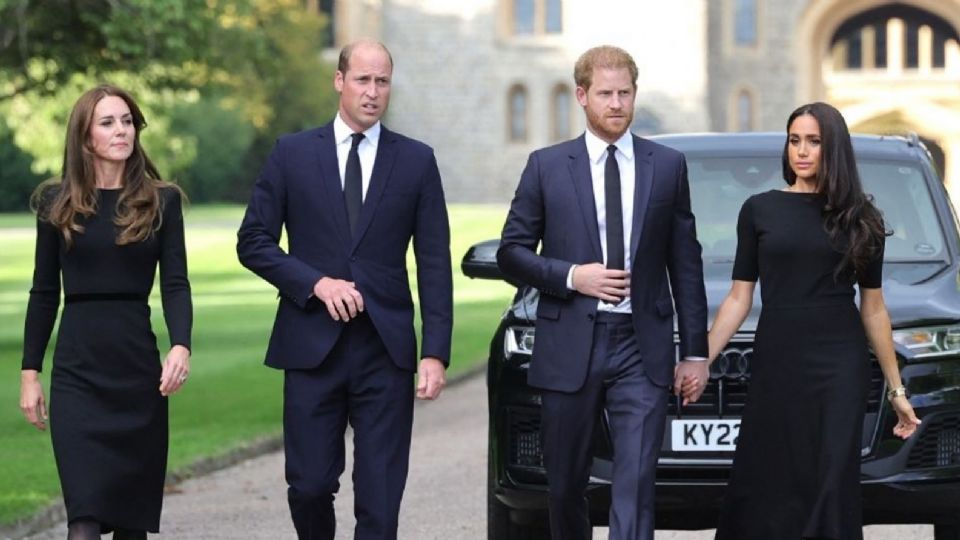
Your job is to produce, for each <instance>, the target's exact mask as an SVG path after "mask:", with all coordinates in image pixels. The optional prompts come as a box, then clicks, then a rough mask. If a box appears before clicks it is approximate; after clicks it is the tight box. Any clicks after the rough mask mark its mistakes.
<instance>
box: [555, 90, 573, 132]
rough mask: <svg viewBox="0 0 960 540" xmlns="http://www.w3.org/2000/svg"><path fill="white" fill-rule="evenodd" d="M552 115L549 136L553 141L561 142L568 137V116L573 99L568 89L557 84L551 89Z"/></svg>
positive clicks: (569, 126)
mask: <svg viewBox="0 0 960 540" xmlns="http://www.w3.org/2000/svg"><path fill="white" fill-rule="evenodd" d="M552 102H553V114H552V115H551V118H552V128H551V130H550V135H551V137H552V138H553V140H554V141H562V140H565V139H568V138H569V137H570V132H571V129H572V128H571V125H570V114H571V109H572V108H573V98H572V97H571V93H570V87H568V86H567V85H565V84H558V85H557V86H555V87H554V88H553V100H552Z"/></svg>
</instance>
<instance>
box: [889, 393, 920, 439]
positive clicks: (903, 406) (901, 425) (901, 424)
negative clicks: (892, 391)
mask: <svg viewBox="0 0 960 540" xmlns="http://www.w3.org/2000/svg"><path fill="white" fill-rule="evenodd" d="M890 405H891V406H893V410H894V411H895V412H896V413H897V420H898V421H897V425H895V426H893V434H894V435H896V436H897V437H900V438H901V439H906V438H908V437H910V436H911V435H913V432H915V431H916V430H917V426H919V425H920V419H919V418H917V415H916V414H915V413H914V412H913V406H912V405H910V401H909V400H907V398H906V396H897V397H895V398H893V400H891V401H890Z"/></svg>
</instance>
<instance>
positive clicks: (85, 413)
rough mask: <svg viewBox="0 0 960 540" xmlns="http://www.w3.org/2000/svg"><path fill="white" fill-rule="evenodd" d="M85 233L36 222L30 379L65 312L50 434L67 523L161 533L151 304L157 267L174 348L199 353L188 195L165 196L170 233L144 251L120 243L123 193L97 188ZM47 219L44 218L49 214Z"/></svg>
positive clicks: (163, 459)
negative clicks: (65, 232)
mask: <svg viewBox="0 0 960 540" xmlns="http://www.w3.org/2000/svg"><path fill="white" fill-rule="evenodd" d="M97 191H98V193H97V195H98V198H99V201H98V207H97V212H96V214H95V215H93V216H90V217H89V218H82V217H81V218H80V219H79V222H80V223H81V224H82V225H83V226H84V227H85V228H86V230H85V231H84V232H83V233H80V234H77V233H74V234H73V245H72V246H70V247H69V248H67V246H66V243H65V241H64V238H63V236H62V235H61V234H60V232H59V231H58V230H57V229H56V228H55V227H54V226H52V225H51V224H50V223H48V222H46V221H44V220H43V219H40V218H38V220H37V245H36V256H35V266H34V275H33V287H32V288H31V289H30V301H29V304H28V306H27V316H26V323H25V335H24V354H23V369H36V370H40V369H41V368H42V363H43V355H44V351H45V350H46V347H47V343H48V341H49V339H50V334H51V332H52V331H53V326H54V322H55V320H56V316H57V310H58V308H59V305H60V283H61V275H62V278H63V292H64V308H63V313H62V315H61V319H60V328H59V332H58V334H57V343H56V349H55V350H54V353H53V370H52V375H51V382H50V409H49V414H50V431H51V438H52V440H53V451H54V455H55V457H56V461H57V470H58V472H59V475H60V483H61V487H62V489H63V498H64V502H65V503H66V507H67V516H68V519H69V520H71V521H72V520H75V519H77V518H92V519H96V520H97V521H99V522H100V523H101V524H102V528H103V529H104V530H105V531H106V530H110V529H113V528H124V529H132V530H145V531H150V532H157V531H158V530H159V527H160V509H161V504H162V498H163V483H164V476H165V473H166V464H167V399H166V398H165V397H163V396H161V395H160V392H159V386H160V372H161V364H160V360H159V351H158V349H157V342H156V341H157V340H156V336H155V335H154V334H153V331H152V330H151V327H150V306H149V304H148V303H147V299H148V297H149V295H150V291H151V289H152V288H153V281H154V276H155V274H156V269H157V264H158V263H159V265H160V290H161V296H162V301H163V312H164V318H165V320H166V323H167V329H168V331H169V333H170V342H171V345H173V344H180V345H184V346H186V347H188V348H189V347H190V331H191V326H192V303H191V299H190V283H189V281H188V280H187V261H186V251H185V248H184V237H183V216H182V210H181V200H180V194H179V192H178V191H177V190H175V189H172V188H162V189H161V190H160V193H161V199H162V210H161V213H160V219H161V225H160V228H159V230H157V231H156V232H155V233H154V234H153V235H152V236H151V237H150V238H148V239H147V240H145V241H143V242H138V243H133V244H127V245H123V246H120V245H117V243H116V237H117V232H118V229H117V227H116V226H115V225H114V223H113V217H114V213H115V208H116V205H117V200H118V198H119V196H120V190H105V189H101V190H97ZM40 215H41V216H42V215H43V209H41V212H40Z"/></svg>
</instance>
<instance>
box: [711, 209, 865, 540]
mask: <svg viewBox="0 0 960 540" xmlns="http://www.w3.org/2000/svg"><path fill="white" fill-rule="evenodd" d="M822 208H823V199H822V198H821V197H819V196H818V195H814V194H805V193H792V192H786V191H780V190H774V191H768V192H766V193H761V194H758V195H755V196H753V197H751V198H749V199H748V200H747V201H746V202H745V203H744V205H743V208H742V209H741V210H740V219H739V222H738V224H737V235H738V245H737V257H736V262H735V264H734V268H733V279H735V280H742V281H756V280H757V278H758V277H759V279H760V295H761V298H762V301H763V306H762V311H761V315H760V321H759V323H758V326H757V332H756V341H755V345H754V362H753V365H752V379H751V382H750V389H749V393H748V396H747V404H746V408H745V410H744V414H743V421H742V426H741V430H740V437H739V441H738V444H737V450H736V455H735V457H734V462H733V471H732V474H731V479H730V485H729V488H728V491H727V495H726V500H725V502H724V506H723V510H722V511H721V514H720V525H719V527H718V528H717V535H716V538H717V539H718V540H800V539H801V538H817V539H834V540H859V539H862V538H863V534H862V528H861V523H862V518H861V507H860V437H861V426H862V422H863V414H864V410H865V408H866V402H867V391H868V386H869V376H870V375H869V356H868V350H867V339H866V334H865V332H864V329H863V323H862V321H861V319H860V313H859V311H858V310H857V307H856V305H855V303H854V283H855V281H858V282H859V285H860V286H861V287H869V288H876V287H880V285H881V272H882V262H883V257H882V255H881V256H880V257H878V258H877V259H876V260H875V261H873V262H872V263H871V264H870V265H869V268H868V269H867V271H866V272H864V274H865V275H863V276H859V279H854V276H853V274H852V272H847V273H845V274H844V275H842V276H841V277H840V279H835V278H834V269H835V268H836V266H837V265H838V264H839V262H840V260H841V254H840V253H839V252H837V251H836V250H834V249H832V248H831V246H830V243H829V240H828V237H827V233H826V232H825V231H824V228H823V225H822Z"/></svg>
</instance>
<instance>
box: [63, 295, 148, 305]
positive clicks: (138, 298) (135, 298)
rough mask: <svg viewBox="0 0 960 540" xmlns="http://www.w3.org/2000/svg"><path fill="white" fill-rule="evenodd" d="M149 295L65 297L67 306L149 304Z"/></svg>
mask: <svg viewBox="0 0 960 540" xmlns="http://www.w3.org/2000/svg"><path fill="white" fill-rule="evenodd" d="M147 298H148V295H146V294H140V293H78V294H68V295H66V296H64V297H63V302H64V303H65V304H76V303H78V302H144V303H146V302H147Z"/></svg>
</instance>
